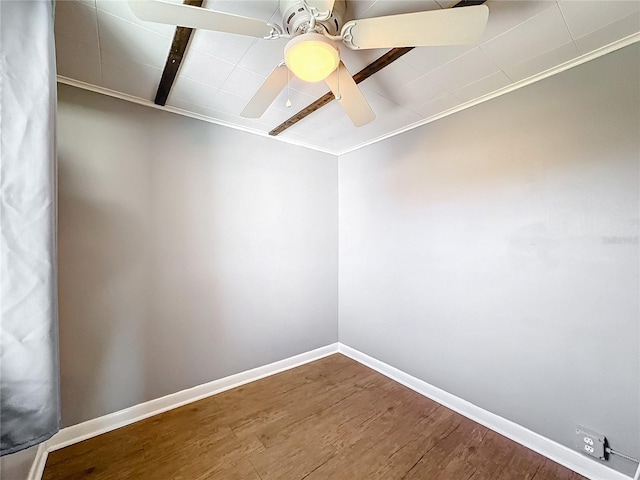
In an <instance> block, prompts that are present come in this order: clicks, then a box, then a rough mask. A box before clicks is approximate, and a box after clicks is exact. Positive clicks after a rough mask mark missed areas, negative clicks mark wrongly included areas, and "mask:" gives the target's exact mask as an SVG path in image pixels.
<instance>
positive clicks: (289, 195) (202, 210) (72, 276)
mask: <svg viewBox="0 0 640 480" xmlns="http://www.w3.org/2000/svg"><path fill="white" fill-rule="evenodd" d="M58 99H59V111H58V156H59V158H58V162H59V195H60V198H59V276H60V278H59V280H60V354H61V370H62V371H61V374H62V415H63V426H68V425H72V424H75V423H78V422H81V421H84V420H87V419H91V418H95V417H98V416H100V415H104V414H107V413H109V412H113V411H117V410H120V409H123V408H125V407H128V406H131V405H134V404H137V403H140V402H144V401H147V400H150V399H154V398H157V397H160V396H162V395H166V394H169V393H173V392H176V391H179V390H181V389H184V388H188V387H192V386H194V385H199V384H202V383H205V382H209V381H211V380H215V379H217V378H221V377H224V376H227V375H230V374H233V373H237V372H240V371H244V370H247V369H250V368H253V367H257V366H261V365H265V364H267V363H270V362H274V361H277V360H280V359H283V358H286V357H289V356H292V355H295V354H298V353H302V352H306V351H309V350H311V349H314V348H317V347H321V346H324V345H327V344H330V343H333V342H336V341H337V289H336V281H337V184H336V176H337V158H336V157H335V156H331V155H327V154H323V153H318V152H311V151H309V150H307V149H303V148H298V147H293V146H288V145H285V144H282V143H280V142H276V141H275V140H271V139H267V138H263V137H258V136H255V135H251V134H247V133H243V132H239V131H236V130H231V129H228V128H224V127H219V126H215V125H212V124H208V123H204V122H201V121H198V120H193V119H189V118H185V117H181V116H178V115H173V114H170V113H166V112H160V111H157V110H153V109H150V108H146V107H142V106H139V105H135V104H131V103H127V102H124V101H120V100H115V99H113V98H109V97H106V96H102V95H98V94H95V93H91V92H86V91H83V90H79V89H75V88H72V87H67V86H63V85H62V86H60V88H59V97H58Z"/></svg>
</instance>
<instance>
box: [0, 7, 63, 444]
mask: <svg viewBox="0 0 640 480" xmlns="http://www.w3.org/2000/svg"><path fill="white" fill-rule="evenodd" d="M53 12H54V5H53V2H52V1H49V0H38V1H15V0H0V159H1V160H0V161H1V163H0V227H1V235H0V237H1V239H0V262H1V267H0V455H5V454H9V453H13V452H17V451H19V450H22V449H25V448H28V447H30V446H32V445H35V444H37V443H40V442H42V441H44V440H46V439H48V438H49V437H51V436H52V435H53V434H54V433H55V432H56V431H57V430H58V428H59V423H60V408H59V403H60V402H59V378H58V377H59V373H58V372H59V368H58V335H57V328H58V327H57V300H56V299H57V287H56V245H55V235H56V231H55V225H56V224H55V219H56V192H55V182H56V171H55V110H56V83H55V81H56V78H55V77H56V72H55V53H54V35H53Z"/></svg>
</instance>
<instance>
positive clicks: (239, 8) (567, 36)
mask: <svg viewBox="0 0 640 480" xmlns="http://www.w3.org/2000/svg"><path fill="white" fill-rule="evenodd" d="M166 1H169V2H172V3H181V2H180V1H179V0H166ZM455 3H457V2H455V1H452V0H377V1H375V0H350V1H348V2H347V13H346V16H347V18H346V19H347V20H348V19H351V18H368V17H376V16H382V15H391V14H398V13H407V12H415V11H422V10H438V9H441V8H448V7H451V6H452V5H453V4H455ZM486 5H487V6H488V7H489V12H490V13H489V21H488V24H487V28H486V30H485V32H484V34H483V36H482V38H481V40H480V42H479V43H478V44H477V45H469V46H447V47H419V48H415V49H414V50H412V51H411V52H409V53H408V54H406V55H405V56H403V57H402V58H401V59H399V60H397V61H396V62H395V63H392V64H391V65H389V66H388V67H387V68H386V69H383V70H381V71H380V72H378V73H377V74H375V75H373V76H372V77H370V78H369V79H367V80H365V81H364V82H362V83H361V84H360V87H361V89H362V91H363V93H364V94H365V96H366V98H367V100H368V102H369V104H370V105H371V107H372V108H373V110H374V112H375V114H376V119H375V120H374V121H373V122H372V123H371V124H369V125H366V126H364V127H360V128H356V127H354V126H353V125H352V124H351V122H350V120H349V118H348V117H347V116H346V115H345V113H344V111H342V110H341V108H340V106H339V105H338V104H337V102H331V103H330V104H329V105H327V106H325V107H323V108H322V109H320V110H319V111H317V112H315V113H313V114H311V115H310V116H308V117H307V118H305V119H303V120H301V121H300V122H299V123H298V124H296V125H295V126H294V127H292V128H290V129H289V130H285V132H284V133H282V134H281V137H282V139H283V140H285V141H290V142H295V143H299V144H302V145H305V146H308V147H310V148H317V149H322V150H325V151H330V152H334V153H340V152H342V151H346V150H349V149H353V148H356V147H358V146H359V145H363V144H367V143H369V142H371V141H374V140H376V139H378V138H381V137H385V136H389V135H391V134H393V133H394V132H398V131H402V130H403V129H406V128H408V127H410V126H414V125H419V124H421V123H424V122H426V121H429V119H431V118H434V117H436V116H439V115H441V114H443V112H447V111H449V110H452V109H454V110H455V109H457V108H461V106H462V105H465V104H468V103H470V102H474V101H476V100H478V99H480V98H482V97H484V96H486V95H489V94H492V93H493V92H499V91H502V90H504V89H507V88H511V87H512V86H513V85H514V84H515V83H516V82H522V81H524V82H526V81H528V80H527V79H529V78H532V77H535V76H539V75H540V74H541V73H542V72H545V71H547V70H550V69H554V68H556V67H558V66H559V65H562V64H565V63H566V62H571V61H574V60H575V59H578V58H579V57H581V56H585V55H589V54H592V52H594V51H595V50H598V49H600V48H602V47H605V46H608V45H611V44H615V43H616V42H618V43H619V42H620V41H621V40H622V39H624V38H625V37H627V38H628V37H630V36H632V37H631V40H630V41H637V39H638V37H639V36H640V35H639V32H640V2H638V1H634V0H628V1H627V0H622V1H620V0H616V1H610V0H557V1H556V0H513V1H511V0H489V1H488V2H487V3H486ZM203 7H204V8H209V9H214V10H219V11H222V12H226V13H232V14H235V15H243V16H249V17H253V18H257V19H260V20H263V21H271V22H274V23H281V18H280V12H279V4H278V1H277V0H254V1H248V0H224V1H223V0H218V1H214V0H207V1H205V3H204V5H203ZM174 31H175V28H174V27H173V26H170V25H161V24H157V23H150V22H143V21H141V20H139V19H138V18H137V17H136V16H135V15H133V13H132V12H131V10H130V8H129V5H128V3H127V2H126V1H122V0H58V2H57V3H56V54H57V63H58V65H57V66H58V74H59V75H60V76H61V80H63V81H67V82H70V83H76V84H79V85H81V86H82V85H85V86H87V87H88V88H93V89H98V90H100V89H106V90H105V91H107V90H108V91H109V92H107V93H111V94H114V95H118V94H123V96H125V97H126V96H129V97H137V99H139V100H137V101H143V102H145V101H146V102H152V101H153V98H154V97H155V92H156V90H157V87H158V83H159V81H160V76H161V74H162V69H163V67H164V64H165V62H166V58H167V54H168V52H169V48H170V45H171V40H172V38H173V34H174ZM628 41H629V40H628ZM286 42H287V41H286V40H284V39H279V40H263V39H255V38H250V37H244V36H240V35H233V34H227V33H220V32H211V31H204V30H196V31H195V32H194V34H193V35H192V39H191V42H190V46H189V48H188V49H187V53H186V55H185V58H184V61H183V63H182V66H181V69H180V71H179V73H178V78H177V80H176V82H175V84H174V87H173V89H172V91H171V94H170V96H169V99H168V102H167V105H168V107H169V108H172V109H174V110H175V109H179V110H181V111H182V112H184V113H186V114H192V115H195V116H198V117H200V118H204V119H208V120H210V121H213V122H219V123H222V124H226V125H232V126H236V127H238V128H244V129H247V130H249V131H253V132H256V133H261V134H266V133H267V132H269V131H270V130H272V129H273V128H274V127H276V126H277V125H279V124H280V123H281V122H283V121H284V120H286V119H287V118H289V117H290V116H291V115H293V114H295V113H297V112H298V111H299V110H301V109H303V108H304V107H306V106H307V105H308V104H309V103H311V102H313V101H314V100H315V99H317V98H319V97H321V96H322V95H323V94H324V93H326V92H327V91H328V89H327V87H326V85H325V84H324V83H323V82H320V83H316V84H309V83H305V82H303V81H301V80H299V79H297V78H295V77H293V78H292V79H291V82H290V86H289V89H286V88H285V90H284V91H283V92H282V93H281V94H280V95H279V96H278V97H277V98H276V100H275V101H274V102H273V104H272V105H271V106H270V107H269V108H268V109H267V111H266V112H265V114H264V115H263V116H262V117H261V118H258V119H246V118H242V117H240V116H239V114H240V112H241V111H242V109H243V108H244V106H245V105H246V104H247V102H248V101H249V99H250V98H251V97H252V96H253V94H254V93H255V92H256V90H257V89H258V88H259V86H260V85H261V84H262V82H263V81H264V79H265V78H266V77H267V76H268V75H269V73H270V72H271V70H272V69H273V68H274V67H275V66H276V65H277V64H278V62H280V61H281V60H282V59H283V50H284V46H285V45H286ZM338 47H339V50H340V54H341V58H342V60H343V61H344V63H345V65H346V67H347V68H348V69H349V71H350V72H351V73H352V74H354V73H356V72H358V71H359V70H361V69H362V68H364V67H365V66H367V65H368V64H369V63H371V62H372V61H373V60H375V59H376V58H378V57H379V56H381V55H382V54H384V53H386V50H362V51H352V50H349V49H348V48H346V47H344V46H343V45H341V44H340V45H339V46H338ZM288 99H289V100H291V104H292V105H291V107H287V106H286V103H287V100H288Z"/></svg>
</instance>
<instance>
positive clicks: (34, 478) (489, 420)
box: [28, 343, 631, 480]
mask: <svg viewBox="0 0 640 480" xmlns="http://www.w3.org/2000/svg"><path fill="white" fill-rule="evenodd" d="M337 352H340V353H342V354H344V355H346V356H347V357H350V358H352V359H353V360H355V361H357V362H359V363H362V364H363V365H366V366H368V367H370V368H372V369H374V370H376V371H378V372H380V373H382V374H383V375H385V376H387V377H389V378H391V379H392V380H395V381H396V382H398V383H401V384H402V385H405V386H406V387H408V388H410V389H412V390H414V391H416V392H418V393H420V394H421V395H424V396H425V397H428V398H430V399H432V400H434V401H436V402H438V403H439V404H441V405H443V406H445V407H447V408H450V409H451V410H453V411H455V412H457V413H459V414H461V415H463V416H465V417H467V418H469V419H471V420H473V421H475V422H477V423H479V424H481V425H484V426H485V427H487V428H489V429H491V430H493V431H495V432H497V433H499V434H501V435H504V436H505V437H507V438H510V439H511V440H513V441H515V442H517V443H519V444H521V445H524V446H525V447H527V448H530V449H531V450H533V451H535V452H537V453H539V454H541V455H543V456H545V457H547V458H549V459H551V460H553V461H554V462H557V463H559V464H560V465H563V466H565V467H567V468H569V469H571V470H573V471H574V472H577V473H579V474H580V475H583V476H585V477H587V478H589V479H591V480H629V479H630V478H631V477H628V476H626V475H624V474H622V473H620V472H617V471H615V470H613V469H611V468H609V467H607V466H605V465H602V464H600V463H597V462H595V461H592V460H591V459H589V458H587V457H585V456H584V455H582V454H580V453H579V452H577V451H574V450H572V449H570V448H567V447H565V446H564V445H560V444H559V443H557V442H554V441H553V440H550V439H548V438H546V437H543V436H541V435H539V434H537V433H535V432H532V431H531V430H529V429H527V428H525V427H523V426H521V425H518V424H516V423H514V422H512V421H510V420H507V419H505V418H502V417H500V416H498V415H496V414H493V413H491V412H489V411H487V410H484V409H483V408H480V407H478V406H476V405H474V404H472V403H470V402H467V401H466V400H463V399H461V398H459V397H456V396H455V395H452V394H450V393H447V392H445V391H444V390H441V389H439V388H437V387H434V386H433V385H430V384H428V383H427V382H425V381H423V380H420V379H418V378H416V377H413V376H411V375H409V374H408V373H405V372H403V371H401V370H398V369H397V368H395V367H392V366H391V365H388V364H386V363H384V362H381V361H380V360H377V359H375V358H373V357H370V356H368V355H366V354H365V353H362V352H360V351H358V350H356V349H354V348H351V347H349V346H347V345H344V344H342V343H334V344H331V345H327V346H325V347H321V348H318V349H316V350H312V351H310V352H306V353H302V354H300V355H296V356H293V357H290V358H287V359H284V360H280V361H278V362H274V363H271V364H269V365H264V366H262V367H258V368H254V369H252V370H247V371H246V372H241V373H238V374H235V375H231V376H228V377H225V378H221V379H219V380H214V381H212V382H209V383H206V384H203V385H198V386H196V387H193V388H189V389H187V390H182V391H180V392H176V393H172V394H170V395H166V396H164V397H161V398H157V399H155V400H151V401H148V402H145V403H141V404H138V405H134V406H133V407H129V408H126V409H124V410H120V411H118V412H114V413H111V414H109V415H105V416H102V417H98V418H95V419H93V420H89V421H86V422H83V423H80V424H78V425H73V426H71V427H67V428H63V429H62V430H60V432H58V433H57V434H55V435H54V436H53V437H52V438H51V439H49V440H48V441H46V442H45V443H43V444H40V445H39V446H38V451H37V453H36V458H35V459H34V461H33V464H32V466H31V470H30V472H29V477H28V480H40V479H41V478H42V474H43V473H44V467H45V464H46V461H47V455H48V452H52V451H54V450H58V449H60V448H63V447H66V446H68V445H72V444H74V443H78V442H81V441H83V440H86V439H88V438H92V437H95V436H97V435H101V434H103V433H106V432H109V431H111V430H115V429H116V428H120V427H124V426H126V425H129V424H131V423H134V422H137V421H140V420H143V419H145V418H148V417H151V416H153V415H157V414H159V413H162V412H166V411H167V410H171V409H173V408H177V407H180V406H182V405H186V404H188V403H191V402H195V401H197V400H201V399H203V398H206V397H209V396H211V395H215V394H216V393H221V392H224V391H225V390H230V389H232V388H235V387H239V386H241V385H245V384H247V383H250V382H253V381H255V380H259V379H261V378H264V377H268V376H270V375H274V374H276V373H279V372H282V371H285V370H289V369H291V368H294V367H297V366H300V365H304V364H305V363H309V362H313V361H314V360H318V359H320V358H323V357H326V356H328V355H332V354H334V353H337Z"/></svg>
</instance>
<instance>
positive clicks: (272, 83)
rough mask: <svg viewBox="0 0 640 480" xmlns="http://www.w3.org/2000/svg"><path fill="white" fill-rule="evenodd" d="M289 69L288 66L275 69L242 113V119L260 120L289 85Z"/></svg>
mask: <svg viewBox="0 0 640 480" xmlns="http://www.w3.org/2000/svg"><path fill="white" fill-rule="evenodd" d="M288 79H289V69H288V68H287V66H286V65H279V66H277V67H276V68H274V69H273V71H272V72H271V73H270V74H269V76H268V77H267V79H266V80H265V81H264V83H263V84H262V85H261V86H260V88H259V89H258V91H257V92H256V93H255V95H254V96H253V98H252V99H251V100H249V103H247V106H246V107H244V110H242V112H241V113H240V116H241V117H245V118H259V117H261V116H262V114H263V113H264V112H265V111H266V110H267V108H269V105H271V104H272V103H273V101H274V100H275V99H276V97H277V96H278V94H279V93H280V92H281V91H282V89H283V88H284V87H285V85H286V84H287V80H288Z"/></svg>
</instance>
